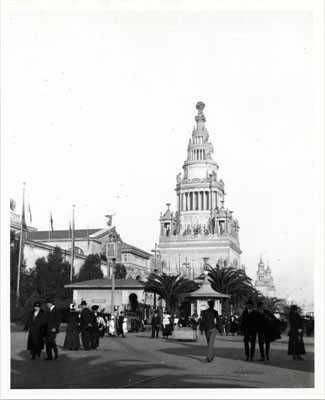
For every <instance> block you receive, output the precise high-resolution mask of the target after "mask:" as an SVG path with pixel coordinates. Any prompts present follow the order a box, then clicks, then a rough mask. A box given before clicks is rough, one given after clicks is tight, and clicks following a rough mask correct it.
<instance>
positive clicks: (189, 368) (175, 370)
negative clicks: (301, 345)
mask: <svg viewBox="0 0 325 400" xmlns="http://www.w3.org/2000/svg"><path fill="white" fill-rule="evenodd" d="M27 335H28V334H27V333H24V332H22V327H17V326H15V327H13V328H12V333H11V388H12V389H86V388H96V389H104V388H111V389H113V388H114V389H122V388H128V389H132V388H137V389H139V388H165V389H167V388H207V389H208V388H234V389H236V388H312V387H313V386H314V340H313V338H305V346H306V352H307V354H306V355H305V356H304V358H305V360H304V361H294V360H292V358H291V357H289V356H287V348H288V337H287V336H286V335H282V339H281V340H278V341H276V342H275V343H272V344H271V352H270V358H271V360H270V361H268V362H265V363H263V362H259V361H257V360H258V359H259V352H258V345H257V346H256V356H255V360H256V361H254V362H247V361H244V359H245V357H244V345H243V338H242V337H241V336H225V335H222V336H220V335H218V336H217V338H216V341H215V359H214V360H213V362H212V363H211V364H207V363H205V354H206V342H205V337H204V336H203V335H200V334H199V336H198V340H197V341H196V342H180V341H174V340H172V339H170V338H169V339H168V340H166V339H162V338H161V337H160V338H159V339H152V338H151V337H150V336H151V332H141V333H129V334H128V335H127V337H126V338H110V337H104V338H103V339H101V341H100V347H99V348H98V349H97V350H90V351H83V350H79V351H68V350H64V349H63V348H62V345H63V341H64V337H65V332H61V333H60V334H59V335H58V336H57V344H58V347H59V358H58V360H56V361H48V362H44V361H43V360H42V359H43V358H45V352H43V354H42V356H41V358H40V359H38V360H34V361H32V360H30V356H29V352H28V351H27V350H26V343H27Z"/></svg>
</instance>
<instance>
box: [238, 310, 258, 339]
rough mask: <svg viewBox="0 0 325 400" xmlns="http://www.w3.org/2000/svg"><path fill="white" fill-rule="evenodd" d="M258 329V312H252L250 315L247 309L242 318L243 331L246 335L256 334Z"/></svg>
mask: <svg viewBox="0 0 325 400" xmlns="http://www.w3.org/2000/svg"><path fill="white" fill-rule="evenodd" d="M257 327H258V321H257V312H256V311H255V310H252V311H251V312H250V313H249V312H248V310H247V308H246V309H245V310H244V311H243V314H242V318H241V331H242V332H243V333H244V334H248V333H256V331H257Z"/></svg>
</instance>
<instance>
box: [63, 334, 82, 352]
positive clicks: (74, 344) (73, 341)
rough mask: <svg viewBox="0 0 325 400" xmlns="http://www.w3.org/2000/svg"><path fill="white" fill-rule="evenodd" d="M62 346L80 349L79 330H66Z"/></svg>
mask: <svg viewBox="0 0 325 400" xmlns="http://www.w3.org/2000/svg"><path fill="white" fill-rule="evenodd" d="M63 347H64V348H65V349H69V350H79V349H80V340H79V331H67V333H66V335H65V339H64V344H63Z"/></svg>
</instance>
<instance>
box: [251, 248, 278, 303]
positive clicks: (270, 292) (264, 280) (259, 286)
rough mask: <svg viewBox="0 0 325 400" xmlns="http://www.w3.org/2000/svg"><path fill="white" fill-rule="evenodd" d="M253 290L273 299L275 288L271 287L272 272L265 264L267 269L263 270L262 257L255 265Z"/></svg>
mask: <svg viewBox="0 0 325 400" xmlns="http://www.w3.org/2000/svg"><path fill="white" fill-rule="evenodd" d="M255 289H256V290H258V291H260V292H261V293H262V295H263V296H266V297H274V296H275V287H274V285H273V278H272V271H271V268H270V266H269V262H267V268H266V269H265V264H264V263H263V261H262V255H261V258H260V262H259V263H258V264H257V273H256V281H255Z"/></svg>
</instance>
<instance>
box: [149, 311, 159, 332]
mask: <svg viewBox="0 0 325 400" xmlns="http://www.w3.org/2000/svg"><path fill="white" fill-rule="evenodd" d="M160 326H161V319H160V317H159V314H158V310H155V311H154V314H153V317H152V320H151V337H152V338H154V337H156V338H158V336H159V329H160Z"/></svg>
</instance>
